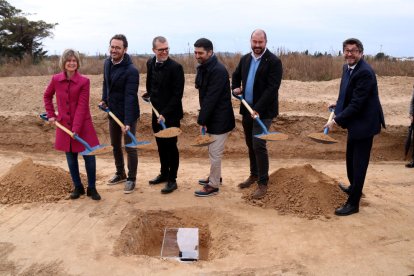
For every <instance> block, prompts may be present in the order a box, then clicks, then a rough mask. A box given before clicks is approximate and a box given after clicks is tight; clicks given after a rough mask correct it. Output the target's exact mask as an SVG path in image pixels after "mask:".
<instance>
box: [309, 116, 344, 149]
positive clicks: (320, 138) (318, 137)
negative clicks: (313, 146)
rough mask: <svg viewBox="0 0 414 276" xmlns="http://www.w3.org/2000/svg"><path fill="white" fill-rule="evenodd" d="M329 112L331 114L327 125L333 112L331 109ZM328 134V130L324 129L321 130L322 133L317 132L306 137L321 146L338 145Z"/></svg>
mask: <svg viewBox="0 0 414 276" xmlns="http://www.w3.org/2000/svg"><path fill="white" fill-rule="evenodd" d="M329 111H330V112H331V114H330V115H329V119H328V123H329V122H330V121H332V119H333V116H334V111H335V110H334V109H333V108H330V109H329ZM328 133H329V128H328V127H325V129H324V130H323V133H319V132H318V133H311V134H309V135H308V137H309V138H311V139H312V140H314V141H315V142H318V143H322V144H334V143H338V141H337V140H335V139H334V138H332V137H330V136H329V135H328Z"/></svg>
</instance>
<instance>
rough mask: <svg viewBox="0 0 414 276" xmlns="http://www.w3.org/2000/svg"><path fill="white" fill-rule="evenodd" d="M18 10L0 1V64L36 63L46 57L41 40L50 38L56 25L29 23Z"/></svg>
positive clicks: (37, 22)
mask: <svg viewBox="0 0 414 276" xmlns="http://www.w3.org/2000/svg"><path fill="white" fill-rule="evenodd" d="M26 15H30V14H25V13H23V12H22V11H21V10H20V9H17V8H15V7H13V6H12V5H10V4H9V3H8V2H7V1H5V0H0V63H4V62H7V61H9V60H10V59H12V60H22V59H23V58H24V57H29V58H31V60H32V62H33V63H37V62H38V61H40V60H41V59H42V58H43V57H45V56H46V54H47V51H45V50H44V49H43V44H42V40H43V39H44V38H46V37H52V36H53V33H52V30H53V29H54V28H55V26H56V25H57V23H46V22H45V21H43V20H39V21H31V20H29V19H27V18H26Z"/></svg>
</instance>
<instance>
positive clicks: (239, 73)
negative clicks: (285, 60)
mask: <svg viewBox="0 0 414 276" xmlns="http://www.w3.org/2000/svg"><path fill="white" fill-rule="evenodd" d="M251 60H252V56H251V53H249V54H246V55H244V56H243V57H242V58H241V59H240V62H239V64H238V66H237V68H236V70H235V71H234V73H233V75H232V84H231V87H232V89H235V88H237V87H240V86H242V87H246V81H247V75H248V74H249V68H250V62H251ZM282 74H283V68H282V62H281V61H280V59H279V58H278V57H276V56H275V55H274V54H272V53H271V52H270V51H269V49H266V51H265V53H264V54H263V56H262V58H261V61H260V64H259V67H258V68H257V71H256V75H255V78H254V85H253V105H252V106H251V107H252V109H253V110H255V111H256V112H258V113H259V115H260V118H262V119H272V118H274V117H276V116H277V115H279V87H280V84H281V82H282ZM244 97H245V96H244V91H243V98H244ZM240 114H242V115H248V114H249V111H248V110H247V109H246V107H245V106H244V105H240Z"/></svg>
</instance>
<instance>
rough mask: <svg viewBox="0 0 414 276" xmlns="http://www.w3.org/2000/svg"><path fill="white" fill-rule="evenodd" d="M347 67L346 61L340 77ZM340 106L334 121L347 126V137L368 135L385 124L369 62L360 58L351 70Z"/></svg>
mask: <svg viewBox="0 0 414 276" xmlns="http://www.w3.org/2000/svg"><path fill="white" fill-rule="evenodd" d="M346 69H347V65H344V67H343V75H342V79H343V78H344V74H345V73H346ZM341 82H342V80H341ZM343 107H344V108H343V110H342V112H340V113H339V114H337V116H336V117H335V122H336V123H337V124H338V125H340V126H341V127H343V128H346V129H348V136H349V138H351V139H364V138H368V137H371V136H374V135H376V134H378V133H380V131H381V126H383V127H384V128H385V121H384V113H383V111H382V106H381V103H380V99H379V96H378V85H377V78H376V76H375V73H374V71H373V70H372V68H371V66H369V64H368V63H366V62H365V61H364V60H363V59H361V60H360V61H359V62H358V63H357V65H356V66H355V68H354V70H353V71H352V74H351V77H350V79H349V82H348V85H347V87H346V93H345V101H344V105H343Z"/></svg>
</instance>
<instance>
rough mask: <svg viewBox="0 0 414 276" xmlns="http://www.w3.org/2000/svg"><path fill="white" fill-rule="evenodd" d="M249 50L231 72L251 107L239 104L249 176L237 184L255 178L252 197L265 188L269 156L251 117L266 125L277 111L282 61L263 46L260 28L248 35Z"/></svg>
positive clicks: (247, 184)
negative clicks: (258, 118) (247, 154)
mask: <svg viewBox="0 0 414 276" xmlns="http://www.w3.org/2000/svg"><path fill="white" fill-rule="evenodd" d="M250 44H251V48H252V52H251V53H249V54H246V55H244V56H243V57H242V58H241V60H240V63H239V64H238V66H237V68H236V70H235V71H234V73H233V76H232V85H231V86H232V89H233V92H234V93H235V94H241V95H242V96H243V98H244V99H245V100H246V101H247V102H248V103H249V105H250V106H251V107H252V109H253V110H254V115H251V114H250V113H249V111H248V110H247V109H246V107H245V106H244V105H240V114H242V116H243V118H242V124H243V130H244V135H245V140H246V145H247V147H248V149H249V160H250V176H249V177H248V178H247V179H246V180H245V181H244V182H242V183H240V184H239V188H241V189H244V188H248V187H250V186H251V185H252V184H253V183H255V182H256V181H257V183H258V188H257V189H256V191H255V192H254V193H253V195H252V197H253V198H255V199H259V198H262V197H264V196H265V195H266V192H267V182H268V181H269V157H268V154H267V148H266V141H265V140H262V139H259V138H256V137H254V135H256V134H260V133H261V132H262V129H261V128H260V126H259V124H258V123H257V122H256V121H255V120H254V116H259V117H260V118H261V120H262V121H263V123H264V124H265V126H266V127H267V128H269V127H270V124H271V123H272V119H273V118H275V117H276V116H277V115H278V114H279V99H278V98H279V97H278V93H279V87H280V83H281V81H282V74H283V69H282V62H281V61H280V59H279V58H278V57H276V56H275V55H274V54H272V53H271V52H270V51H269V50H268V49H267V48H266V44H267V36H266V33H265V32H264V31H263V30H255V31H254V32H253V33H252V35H251V38H250Z"/></svg>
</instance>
